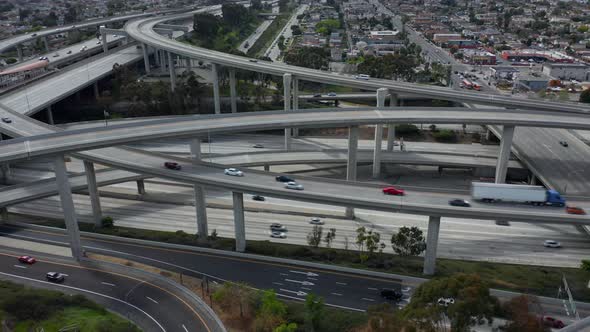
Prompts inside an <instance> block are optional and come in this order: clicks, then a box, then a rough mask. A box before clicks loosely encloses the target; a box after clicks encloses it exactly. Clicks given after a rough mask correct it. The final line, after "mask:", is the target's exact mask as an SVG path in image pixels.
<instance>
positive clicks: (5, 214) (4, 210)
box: [0, 206, 8, 224]
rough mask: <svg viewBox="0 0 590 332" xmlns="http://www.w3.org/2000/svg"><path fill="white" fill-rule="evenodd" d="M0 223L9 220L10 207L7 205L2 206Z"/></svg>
mask: <svg viewBox="0 0 590 332" xmlns="http://www.w3.org/2000/svg"><path fill="white" fill-rule="evenodd" d="M0 217H1V218H0V224H2V223H6V222H7V221H8V208H7V207H6V206H4V207H1V208H0Z"/></svg>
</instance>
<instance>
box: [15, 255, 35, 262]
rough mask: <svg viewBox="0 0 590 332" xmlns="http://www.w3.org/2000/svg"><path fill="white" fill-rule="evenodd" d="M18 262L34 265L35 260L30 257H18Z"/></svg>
mask: <svg viewBox="0 0 590 332" xmlns="http://www.w3.org/2000/svg"><path fill="white" fill-rule="evenodd" d="M18 261H19V262H21V263H25V264H35V263H36V262H37V260H36V259H35V258H33V257H31V256H20V257H19V258H18Z"/></svg>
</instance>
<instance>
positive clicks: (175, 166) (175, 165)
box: [164, 161, 182, 171]
mask: <svg viewBox="0 0 590 332" xmlns="http://www.w3.org/2000/svg"><path fill="white" fill-rule="evenodd" d="M164 167H166V168H167V169H173V170H175V171H180V170H181V169H182V166H180V165H179V164H178V163H175V162H173V161H167V162H165V163H164Z"/></svg>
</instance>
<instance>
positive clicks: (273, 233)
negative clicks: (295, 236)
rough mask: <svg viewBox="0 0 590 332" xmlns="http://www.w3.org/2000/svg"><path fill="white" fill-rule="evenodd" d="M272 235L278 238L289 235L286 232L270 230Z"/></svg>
mask: <svg viewBox="0 0 590 332" xmlns="http://www.w3.org/2000/svg"><path fill="white" fill-rule="evenodd" d="M270 237H274V238H277V239H284V238H286V237H287V234H285V233H284V232H278V231H272V232H270Z"/></svg>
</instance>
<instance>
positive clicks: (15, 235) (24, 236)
mask: <svg viewBox="0 0 590 332" xmlns="http://www.w3.org/2000/svg"><path fill="white" fill-rule="evenodd" d="M0 234H3V235H8V237H11V238H16V239H18V238H21V239H27V240H34V241H37V240H39V238H36V237H33V236H26V235H19V234H11V233H5V232H0ZM43 242H50V243H54V244H57V245H60V246H62V247H63V246H65V247H68V246H69V245H70V244H69V243H68V242H61V241H53V240H45V239H44V240H43Z"/></svg>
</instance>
